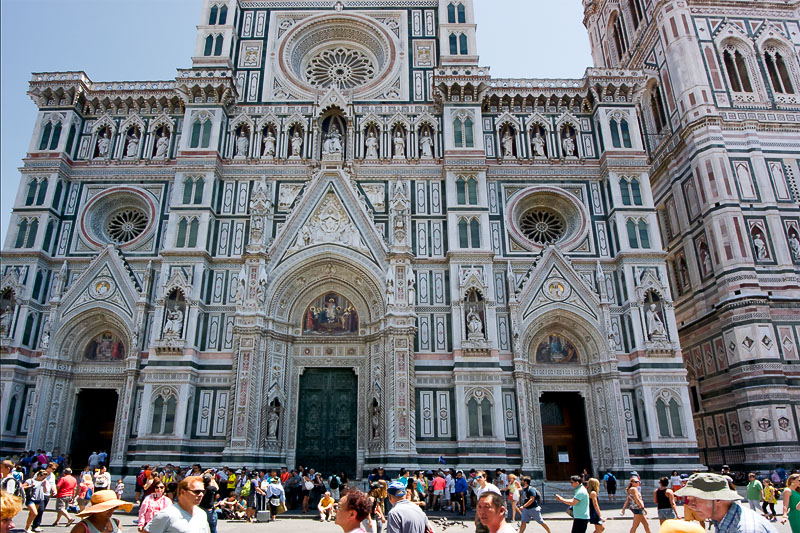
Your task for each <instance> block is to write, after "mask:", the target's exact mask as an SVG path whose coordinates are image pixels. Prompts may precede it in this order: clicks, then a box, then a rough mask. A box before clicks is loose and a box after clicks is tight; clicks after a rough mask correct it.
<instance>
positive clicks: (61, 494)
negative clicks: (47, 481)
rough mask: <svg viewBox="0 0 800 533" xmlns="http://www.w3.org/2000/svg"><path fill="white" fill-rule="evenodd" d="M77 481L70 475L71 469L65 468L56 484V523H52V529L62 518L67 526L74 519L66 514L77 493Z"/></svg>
mask: <svg viewBox="0 0 800 533" xmlns="http://www.w3.org/2000/svg"><path fill="white" fill-rule="evenodd" d="M77 489H78V480H77V479H75V477H74V476H73V475H72V469H71V468H65V469H64V473H63V475H62V476H61V477H60V478H59V480H58V483H56V512H57V513H58V514H57V515H56V521H55V522H53V527H55V526H57V525H58V521H59V520H61V517H62V516H63V517H64V518H66V520H67V525H70V524H71V523H72V521H73V520H74V518H72V517H71V516H70V515H69V513H68V512H67V507H69V506H70V505H72V501H73V500H74V499H75V495H76V494H77V492H78V490H77Z"/></svg>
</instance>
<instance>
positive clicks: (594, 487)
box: [586, 477, 600, 492]
mask: <svg viewBox="0 0 800 533" xmlns="http://www.w3.org/2000/svg"><path fill="white" fill-rule="evenodd" d="M586 489H587V490H588V491H589V492H592V491H594V492H600V480H599V479H597V478H593V477H592V478H589V481H587V482H586Z"/></svg>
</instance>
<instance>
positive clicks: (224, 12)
mask: <svg viewBox="0 0 800 533" xmlns="http://www.w3.org/2000/svg"><path fill="white" fill-rule="evenodd" d="M226 22H228V6H222V7H221V8H220V9H219V24H220V26H222V25H224V24H225V23H226Z"/></svg>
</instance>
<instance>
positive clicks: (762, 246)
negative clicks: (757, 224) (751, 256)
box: [753, 230, 769, 260]
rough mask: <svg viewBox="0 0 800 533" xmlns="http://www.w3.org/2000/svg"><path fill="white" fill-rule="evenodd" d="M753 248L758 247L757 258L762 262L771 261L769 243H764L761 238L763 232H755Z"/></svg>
mask: <svg viewBox="0 0 800 533" xmlns="http://www.w3.org/2000/svg"><path fill="white" fill-rule="evenodd" d="M753 246H755V247H756V256H757V257H758V258H759V259H760V260H765V259H769V253H768V252H767V243H766V242H764V239H763V238H762V236H761V232H760V231H758V230H755V231H753Z"/></svg>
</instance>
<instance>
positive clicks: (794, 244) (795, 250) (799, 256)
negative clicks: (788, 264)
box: [789, 235, 800, 261]
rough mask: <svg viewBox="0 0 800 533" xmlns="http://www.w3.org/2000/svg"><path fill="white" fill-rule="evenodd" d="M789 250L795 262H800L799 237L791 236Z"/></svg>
mask: <svg viewBox="0 0 800 533" xmlns="http://www.w3.org/2000/svg"><path fill="white" fill-rule="evenodd" d="M789 249H790V250H791V251H792V256H794V259H795V261H800V239H798V238H797V235H790V236H789Z"/></svg>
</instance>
